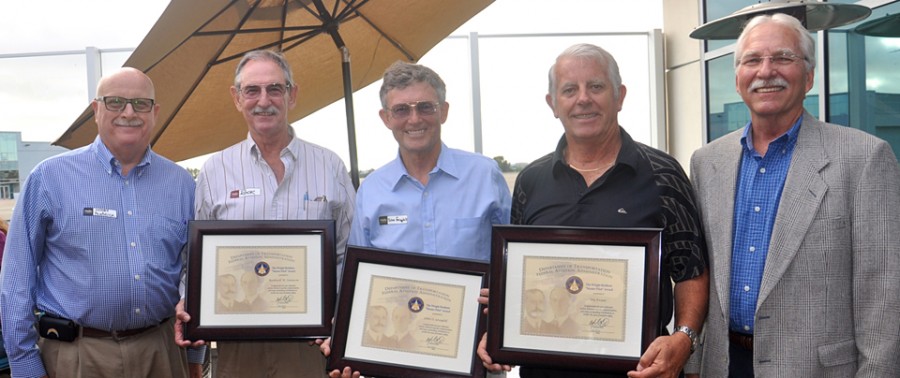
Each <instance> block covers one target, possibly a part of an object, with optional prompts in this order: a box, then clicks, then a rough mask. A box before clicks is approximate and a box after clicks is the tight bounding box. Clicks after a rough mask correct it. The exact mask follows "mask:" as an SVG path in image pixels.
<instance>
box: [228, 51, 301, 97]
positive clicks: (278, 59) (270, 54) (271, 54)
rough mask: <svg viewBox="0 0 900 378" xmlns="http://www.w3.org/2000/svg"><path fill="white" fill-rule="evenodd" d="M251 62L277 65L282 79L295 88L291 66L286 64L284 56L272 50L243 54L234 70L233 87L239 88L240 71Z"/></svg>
mask: <svg viewBox="0 0 900 378" xmlns="http://www.w3.org/2000/svg"><path fill="white" fill-rule="evenodd" d="M251 60H263V61H270V62H274V63H276V64H278V66H279V67H281V71H282V72H284V79H285V80H286V81H287V84H288V85H290V86H292V87H293V86H295V84H294V75H293V74H292V73H291V65H290V63H288V61H287V59H285V58H284V54H282V53H280V52H277V51H272V50H253V51H250V52H248V53H246V54H244V57H243V58H241V62H240V63H238V65H237V69H235V70H234V86H235V87H237V88H240V87H241V70H243V69H244V66H246V65H247V63H248V62H250V61H251Z"/></svg>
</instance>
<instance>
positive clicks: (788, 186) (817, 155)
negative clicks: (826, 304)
mask: <svg viewBox="0 0 900 378" xmlns="http://www.w3.org/2000/svg"><path fill="white" fill-rule="evenodd" d="M822 125H823V124H822V122H821V121H819V120H818V119H816V118H815V117H813V116H812V115H811V114H809V113H808V112H807V113H804V114H803V124H802V126H801V127H800V134H799V136H798V137H797V145H796V147H795V148H794V154H793V156H792V157H791V167H790V169H788V175H787V180H786V181H785V183H784V190H783V191H782V193H781V201H780V203H779V205H778V214H777V215H776V216H775V224H774V226H773V228H772V239H771V240H770V242H769V252H768V256H767V257H766V266H765V268H764V270H763V277H762V285H761V286H760V289H759V299H758V300H757V308H759V306H760V305H761V304H762V303H763V302H764V301H765V299H766V297H768V296H769V294H771V293H772V289H773V288H774V287H775V285H776V284H777V283H778V281H779V280H780V279H781V277H782V276H783V275H784V272H785V271H786V270H787V267H788V266H789V265H790V263H791V261H792V260H793V259H794V256H795V255H796V254H797V251H798V250H799V249H800V245H801V243H802V242H803V239H804V238H805V237H806V233H807V231H808V230H809V226H810V224H811V223H812V221H813V217H815V215H816V213H817V212H818V210H819V206H820V204H821V203H822V199H823V198H824V196H825V191H826V190H827V189H828V188H827V186H826V185H825V182H824V181H823V180H822V177H821V175H820V174H819V172H820V171H821V170H822V168H824V167H825V166H827V165H828V164H829V160H828V156H827V155H826V154H825V148H826V146H825V145H824V142H823V140H822V130H821V128H822Z"/></svg>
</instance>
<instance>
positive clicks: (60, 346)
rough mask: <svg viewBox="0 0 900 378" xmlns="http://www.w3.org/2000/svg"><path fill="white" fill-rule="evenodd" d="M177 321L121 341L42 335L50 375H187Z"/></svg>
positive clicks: (61, 377)
mask: <svg viewBox="0 0 900 378" xmlns="http://www.w3.org/2000/svg"><path fill="white" fill-rule="evenodd" d="M174 332H175V331H174V320H173V319H169V321H167V322H165V323H163V324H160V325H159V326H158V327H154V328H151V329H149V330H147V331H144V332H143V333H141V334H139V335H134V336H131V337H127V338H124V339H121V340H119V341H116V340H113V339H112V338H94V337H79V338H77V339H75V341H72V342H66V341H58V340H48V339H44V338H41V339H40V340H39V341H38V346H39V347H40V349H41V359H42V360H43V361H44V368H45V369H47V374H49V376H51V377H54V378H87V377H129V378H137V377H176V378H178V377H187V376H188V371H187V354H186V353H185V350H184V349H182V348H179V347H178V346H177V345H175V341H174V340H175V334H174Z"/></svg>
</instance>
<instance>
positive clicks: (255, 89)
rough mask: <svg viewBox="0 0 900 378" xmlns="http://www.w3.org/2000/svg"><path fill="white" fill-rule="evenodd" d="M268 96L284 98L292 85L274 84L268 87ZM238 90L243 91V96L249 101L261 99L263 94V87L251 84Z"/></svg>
mask: <svg viewBox="0 0 900 378" xmlns="http://www.w3.org/2000/svg"><path fill="white" fill-rule="evenodd" d="M265 87H266V96H269V97H271V98H282V97H284V94H285V93H287V91H288V89H290V88H291V84H290V83H288V84H281V83H272V84H269V85H266V86H265ZM238 90H240V91H241V96H244V98H246V99H248V100H255V99H257V98H259V95H261V94H262V86H261V85H256V84H251V85H245V86H240V87H238Z"/></svg>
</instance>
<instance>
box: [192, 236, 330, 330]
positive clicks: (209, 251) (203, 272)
mask: <svg viewBox="0 0 900 378" xmlns="http://www.w3.org/2000/svg"><path fill="white" fill-rule="evenodd" d="M235 241H239V242H237V243H235V244H232V245H229V244H228V243H234V242H235ZM286 241H290V243H288V244H287V245H280V244H278V243H281V242H286ZM245 242H246V243H250V244H248V245H247V246H246V248H256V247H257V246H258V245H261V246H262V248H281V249H279V251H282V250H283V251H287V252H285V253H287V254H288V255H290V253H291V251H295V250H298V249H302V250H303V251H304V256H306V259H305V260H303V261H302V262H301V263H302V264H303V265H302V266H303V267H304V268H305V271H304V272H301V273H293V272H292V274H293V276H297V277H299V278H302V279H305V280H306V281H305V282H302V284H301V285H295V287H296V286H299V287H302V288H303V290H304V293H302V294H303V295H305V297H304V301H306V302H305V306H306V308H308V309H309V311H308V312H307V313H304V314H302V315H295V314H290V313H288V314H270V313H253V312H248V313H237V314H225V315H222V314H218V313H216V312H214V310H213V308H214V306H215V302H214V301H215V300H216V291H217V290H218V289H217V286H216V282H215V280H216V278H217V277H216V275H217V273H216V272H217V269H218V267H217V265H216V264H217V259H218V258H219V255H218V254H219V250H220V247H221V246H219V245H218V244H217V243H221V244H222V246H224V247H232V246H236V247H235V248H242V247H245V246H243V245H241V243H245ZM291 243H293V244H291ZM298 243H299V244H298ZM188 245H189V253H188V266H187V287H186V291H187V293H186V296H185V309H186V310H187V312H188V313H189V314H191V321H190V322H188V323H187V324H186V325H185V329H184V332H185V339H188V340H289V339H315V338H323V337H326V336H327V335H330V334H331V319H332V317H333V316H334V306H335V296H336V269H335V261H336V256H335V223H334V221H333V220H223V221H192V222H191V223H190V225H189V231H188ZM204 248H206V249H204ZM307 252H308V254H306V253H307ZM280 253H282V252H280ZM290 257H293V256H290ZM254 263H255V264H256V265H257V267H259V266H260V265H263V268H264V269H270V267H269V266H268V263H267V262H265V261H261V262H256V261H255V260H251V261H250V264H254ZM276 268H277V267H276V266H274V265H273V266H272V267H271V269H272V270H273V273H278V272H277V270H276ZM289 269H290V267H289V268H288V270H289ZM309 273H312V274H309ZM302 279H301V281H302ZM313 280H314V282H312V281H313ZM281 285H282V286H284V284H281ZM282 292H284V290H282ZM288 296H290V295H280V296H278V300H289V299H291V298H287V297H288ZM285 298H287V299H285ZM273 318H274V319H277V321H271V320H272V319H273ZM232 321H233V322H232Z"/></svg>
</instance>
